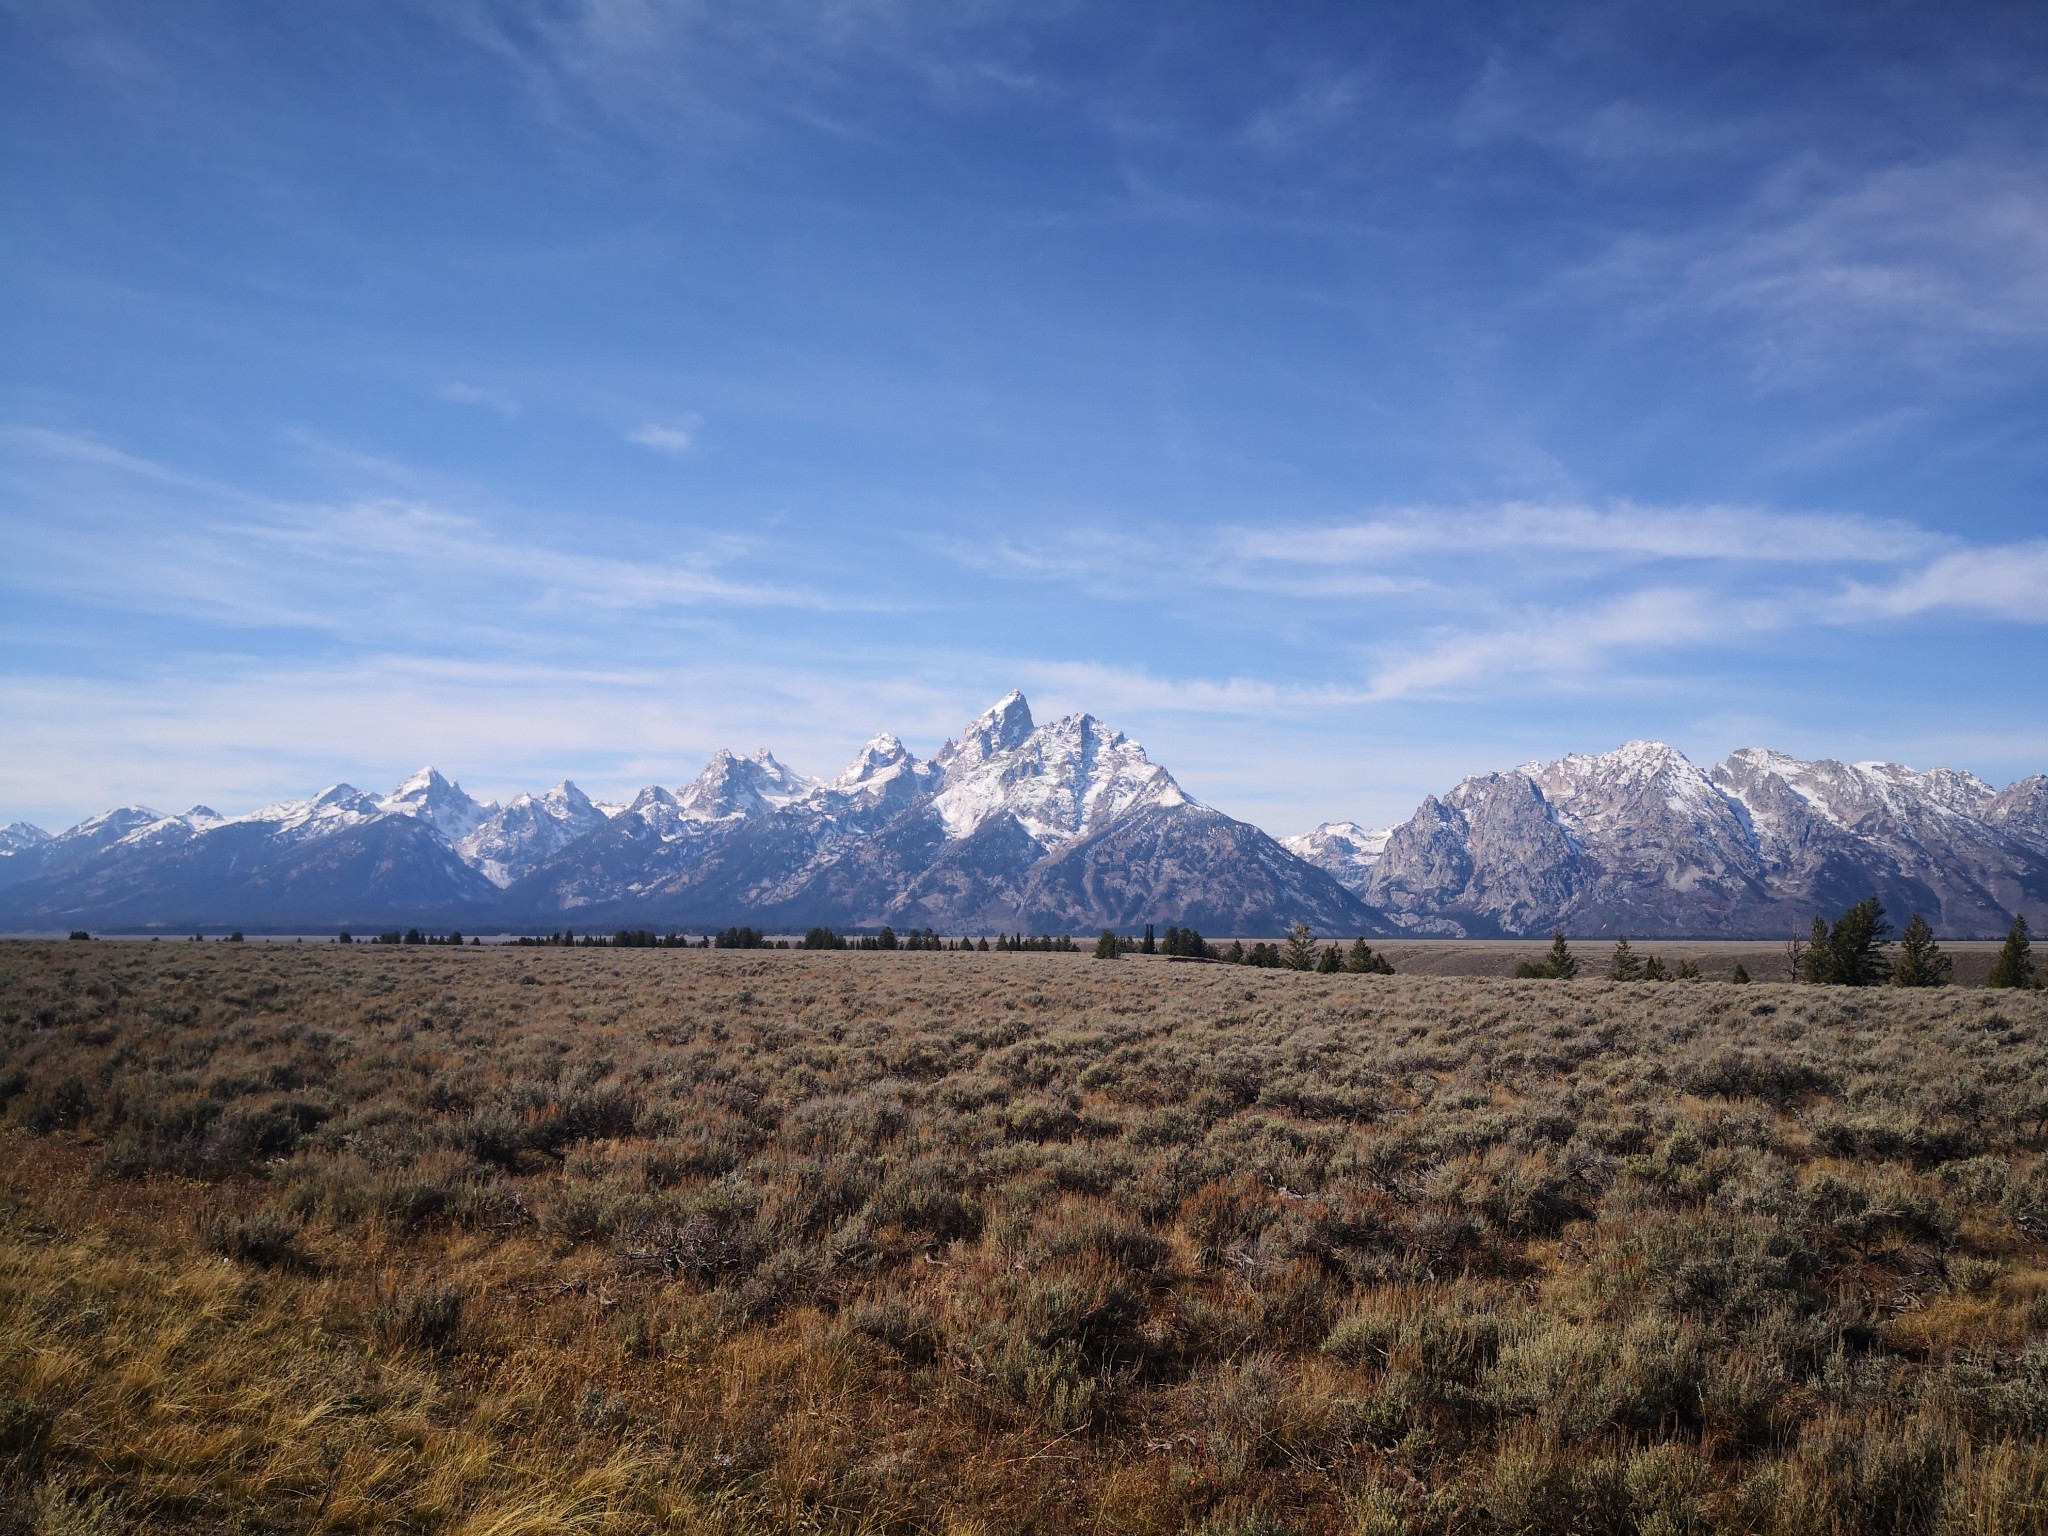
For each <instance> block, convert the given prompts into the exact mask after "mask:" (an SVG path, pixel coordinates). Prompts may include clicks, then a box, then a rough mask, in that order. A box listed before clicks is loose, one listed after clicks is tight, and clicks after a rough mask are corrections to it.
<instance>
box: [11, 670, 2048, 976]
mask: <svg viewBox="0 0 2048 1536" xmlns="http://www.w3.org/2000/svg"><path fill="white" fill-rule="evenodd" d="M1872 893H1875V894H1876V895H1877V896H1879V897H1880V899H1882V900H1883V902H1884V904H1885V906H1886V908H1887V909H1888V910H1889V911H1890V912H1891V913H1892V914H1893V916H1894V918H1895V920H1896V921H1898V922H1899V923H1900V924H1901V925H1903V923H1904V920H1905V916H1906V914H1908V913H1910V912H1919V913H1921V914H1922V915H1924V916H1925V917H1926V918H1927V919H1928V920H1929V922H1931V923H1932V924H1933V925H1934V926H1935V928H1936V930H1937V931H1939V932H1941V933H1943V934H1946V935H1949V936H1954V937H1988V936H1996V935H1999V934H2002V933H2003V932H2004V931H2005V930H2006V928H2007V927H2008V926H2009V925H2010V924H2011V921H2012V918H2013V916H2014V915H2015V914H2016V913H2024V914H2025V915H2026V916H2027V917H2028V919H2029V920H2030V921H2031V922H2034V923H2036V924H2041V925H2044V926H2048V776H2042V775H2036V776H2034V777H2032V778H2028V779H2022V780H2020V781H2019V782H2018V783H2015V784H2013V785H2011V786H2009V787H2008V788H2007V789H2005V790H2003V791H1994V790H1993V789H1992V788H1991V787H1990V786H1989V785H1987V784H1985V783H1983V782H1982V781H1981V780H1978V779H1976V778H1973V777H1971V776H1970V775H1969V774H1966V773H1957V772H1954V771H1953V770H1950V769H1945V768H1943V769H1936V770H1934V771H1932V772H1930V773H1916V772H1914V771H1913V770H1911V769H1907V768H1901V767H1898V766H1896V765H1893V764H1889V763H1864V764H1856V765H1850V764H1844V763H1837V762H1829V761H1822V762H1803V761H1800V760H1799V759H1796V758H1791V757H1786V756H1784V755H1782V754H1780V753H1775V752H1768V751H1764V750H1761V749H1757V748H1748V749H1745V750H1743V751H1740V752H1737V753H1735V754H1734V755H1733V756H1731V757H1730V758H1729V759H1728V761H1727V762H1725V763H1722V764H1721V765H1720V766H1719V767H1717V768H1715V769H1714V770H1713V771H1712V772H1711V773H1704V772H1702V771H1701V770H1700V769H1698V768H1697V767H1695V766H1694V765H1693V764H1692V763H1691V762H1689V761H1687V760H1686V758H1685V757H1684V755H1683V754H1681V753H1679V752H1677V751H1675V750H1673V749H1672V748H1670V747H1667V746H1664V745H1662V744H1661V743H1657V742H1631V743H1629V744H1628V745H1627V746H1624V747H1620V748H1617V749H1616V750H1615V751H1613V752H1607V753H1602V754H1599V755H1597V756H1580V755H1573V756H1570V757H1565V758H1561V759H1559V760H1558V761H1557V762H1554V763H1548V764H1542V763H1529V764H1525V765H1523V766H1522V767H1520V768H1516V769H1513V770H1511V771H1509V772H1506V773H1492V774H1483V775H1480V776H1477V777H1474V778H1469V779H1467V780H1465V781H1464V782H1463V783H1462V784H1459V785H1458V786H1457V787H1456V788H1454V789H1452V790H1450V791H1449V792H1448V793H1446V794H1445V795H1443V796H1442V797H1440V798H1439V797H1437V796H1431V797H1430V798H1428V799H1426V800H1425V801H1423V803H1422V805H1421V807H1420V808H1419V809H1418V810H1417V811H1416V812H1415V814H1414V815H1413V816H1412V817H1410V818H1409V819H1408V820H1407V821H1406V822H1404V823H1402V824H1401V825H1400V826H1397V827H1391V828H1383V829H1380V830H1377V831H1372V830H1367V829H1365V828H1361V827H1359V826H1357V825H1355V824H1354V823H1350V822H1326V823H1324V824H1323V825H1322V826H1320V827H1318V828H1317V829H1316V830H1315V831H1314V832H1311V833H1306V834H1304V835H1303V836H1301V837H1298V838H1293V839H1290V840H1289V841H1288V842H1287V843H1286V844H1284V845H1283V844H1281V843H1278V842H1275V841H1274V840H1273V839H1272V838H1270V837H1268V836H1267V835H1266V834H1265V833H1263V832H1261V831H1260V830H1259V829H1258V828H1256V827H1252V826H1248V825H1246V824H1245V823H1244V822H1241V821H1234V820H1232V819H1231V818H1230V817H1228V816H1225V815H1223V814H1222V813H1221V812H1219V811H1216V810H1213V809H1211V808H1210V807H1208V806H1205V805H1202V804H1200V803H1198V802H1196V801H1194V800H1192V799H1190V798H1189V797H1188V795H1187V794H1186V792H1185V791H1183V790H1182V789H1181V787H1180V785H1179V784H1177V783H1175V782H1174V778H1173V775H1172V774H1170V773H1168V772H1167V771H1166V769H1165V768H1163V767H1161V766H1160V765H1158V764H1157V763H1154V762H1152V761H1150V760H1149V759H1148V758H1147V757H1146V755H1145V751H1144V748H1142V747H1141V746H1139V745H1138V743H1136V742H1134V741H1132V740H1130V739H1129V738H1128V737H1126V736H1124V735H1123V734H1122V733H1120V732H1118V731H1116V730H1113V729H1111V728H1110V727H1109V726H1107V725H1105V724H1103V722H1101V721H1100V720H1097V719H1096V718H1095V717H1094V716H1092V715H1087V714H1074V715H1068V716H1066V717H1064V718H1062V719H1059V720H1055V721H1052V722H1050V723H1048V724H1045V725H1040V724H1038V723H1037V722H1036V721H1035V720H1033V719H1032V716H1031V707H1030V705H1029V704H1027V703H1026V702H1025V700H1024V697H1023V695H1022V694H1018V693H1012V694H1010V695H1008V696H1007V697H1005V698H1003V699H1001V700H1000V701H998V702H997V703H996V704H995V705H994V706H992V707H991V708H990V709H989V710H988V711H987V712H986V713H984V714H983V715H981V716H980V717H979V718H978V719H976V720H973V721H971V722H969V724H968V725H967V726H966V727H965V728H964V729H963V730H962V731H961V733H960V737H959V739H958V740H957V741H949V742H947V743H946V745H945V746H944V747H943V748H941V749H940V750H939V751H938V752H937V753H936V754H935V755H934V756H933V757H932V758H931V759H929V760H926V759H922V758H919V757H918V756H916V755H915V754H914V753H912V752H911V751H910V750H909V749H908V748H907V747H905V746H904V745H903V743H902V742H901V741H899V740H898V739H897V738H896V737H894V736H892V735H889V734H887V733H884V734H882V735H878V736H876V737H875V738H874V739H872V740H871V741H869V742H868V743H867V744H866V745H865V746H863V747H862V748H861V750H860V752H859V753H858V754H857V755H856V756H855V758H854V760H853V761H852V762H851V763H849V764H848V765H847V767H846V768H845V770H844V771H842V772H841V773H839V774H838V775H836V776H835V777H833V778H831V779H830V780H820V779H813V778H810V777H807V776H806V775H804V774H800V773H797V772H794V771H793V770H791V769H789V768H787V767H785V766H784V765H783V764H781V763H779V762H777V761H776V760H775V758H774V757H773V756H772V755H771V754H770V753H769V752H767V751H766V750H765V749H764V750H761V751H758V752H756V753H754V754H753V755H752V756H751V757H741V756H738V755H736V754H734V753H731V752H719V753H718V754H716V755H715V756H714V757H713V758H712V759H711V761H710V763H709V764H707V765H706V767H705V769H704V771H703V772H702V773H701V774H699V775H698V776H697V778H696V779H695V780H693V781H692V782H691V783H689V784H686V785H682V786H680V787H678V788H676V789H668V788H664V787H662V786H660V785H649V786H648V787H647V788H646V789H643V790H642V791H640V793H639V794H638V795H637V796H636V797H635V798H634V799H633V801H632V803H631V804H629V805H625V806H613V807H602V806H597V805H594V804H592V803H591V801H590V799H589V798H588V797H587V796H585V795H584V794H583V792H582V791H581V790H579V789H578V788H577V787H576V786H575V785H574V784H571V783H568V782H566V781H565V782H563V783H561V784H558V785H556V786H555V787H554V788H553V789H551V790H549V791H547V792H546V793H545V794H541V795H520V796H518V797H516V798H515V799H513V800H512V801H511V802H510V803H509V804H507V805H504V806H498V805H493V804H486V803H482V802H479V801H477V800H475V799H473V798H471V797H470V796H469V795H467V794H465V793H464V792H463V790H462V787H461V786H460V785H458V784H454V783H452V782H450V781H449V780H447V779H445V778H443V777H442V776H441V775H440V774H438V773H436V772H435V771H434V770H433V769H431V768H427V769H422V770H421V771H420V772H419V773H417V774H415V775H413V776H412V777H411V778H410V779H408V780H406V781H405V783H403V784H401V785H400V786H399V787H398V788H397V789H396V790H394V791H393V792H392V793H391V794H389V795H386V796H383V797H381V798H380V797H378V796H375V795H370V794H365V793H363V792H362V791H360V790H357V789H355V788H353V787H351V786H349V785H347V784H338V785H336V786H334V787H333V788H332V789H329V790H327V791H326V792H324V793H323V794H320V795H318V796H316V797H315V798H313V799H310V800H302V801H290V802H286V803H284V804H280V805H273V806H266V807H265V808H263V809H262V810H260V811H256V812H254V813H252V814H250V815H248V816H243V817H236V818H223V817H222V816H220V815H219V814H218V813H216V812H214V811H212V810H210V809H208V808H207V807H205V806H194V807H193V808H192V809H191V810H189V811H187V812H185V813H184V814H183V815H179V816H165V815H162V814H161V813H159V812H156V811H152V810H149V809H147V808H145V807H139V806H127V807H123V808H121V809H119V810H114V811H109V812H107V813H106V814H104V815H101V816H96V817H93V818H92V819H91V820H89V821H86V822H82V823H80V824H79V825H78V826H76V827H73V828H71V829H70V830H69V831H67V832H63V833H60V834H58V835H57V836H55V837H52V836H50V835H48V834H47V833H44V832H42V831H40V830H39V829H37V828H34V827H28V826H24V825H22V824H19V823H17V824H15V825H13V826H9V827H6V828H0V928H5V929H23V928H31V929H38V928H39V929H51V928H94V927H120V928H128V929H135V928H144V927H150V928H164V929H169V930H177V929H180V928H189V927H193V926H211V927H227V926H238V927H244V928H266V927H267V928H290V927H306V928H321V927H329V926H341V925H350V924H354V925H362V926H368V925H373V924H374V925H381V926H389V925H391V924H394V923H414V922H429V923H437V924H441V925H444V926H455V927H463V928H472V929H474V928H481V927H500V926H503V927H513V928H554V927H560V926H563V925H565V924H566V925H569V926H572V927H575V928H577V929H581V930H586V931H588V930H602V929H609V928H616V927H622V926H633V927H641V926H646V927H663V928H667V927H674V928H686V929H692V930H701V929H703V928H707V927H724V926H726V925H727V924H731V923H748V924H751V925H755V926H763V927H776V928H802V927H808V926H810V925H811V924H814V923H825V924H831V925H835V926H840V927H875V926H879V925H880V924H882V923H892V924H895V925H897V926H899V927H920V928H926V927H929V928H937V929H940V930H942V931H945V932H949V933H957V932H966V933H980V932H988V931H993V930H1013V929H1020V928H1021V929H1027V930H1031V931H1034V932H1055V933H1087V932H1090V931H1092V930H1095V929H1099V928H1103V927H1114V928H1118V929H1123V930H1129V929H1133V928H1137V927H1139V926H1142V925H1143V924H1145V923H1148V922H1149V923H1161V924H1166V923H1176V924H1185V925H1187V926H1191V927H1194V928H1197V929H1200V930H1201V931H1203V932H1205V933H1210V934H1233V933H1235V934H1246V935H1251V934H1275V933H1280V932H1284V931H1285V930H1286V929H1287V928H1289V927H1291V926H1292V925H1293V924H1295V923H1297V922H1306V923H1308V924H1309V925H1310V926H1311V927H1312V928H1314V929H1315V930H1316V931H1317V932H1318V933H1321V934H1325V935H1350V934H1358V933H1363V934H1371V935H1384V934H1389V933H1401V932H1405V933H1411V934H1417V935H1442V936H1445V937H1483V936H1492V935H1522V934H1541V933H1547V932H1549V931H1550V929H1552V928H1554V927H1556V928H1563V929H1564V930H1566V931H1567V932H1568V933H1573V934H1586V935H1595V934H1632V935H1640V936H1643V937H1656V936H1679V935H1687V936H1694V937H1710V936H1726V937H1781V936H1784V935H1786V934H1790V933H1793V932H1800V931H1803V930H1804V929H1805V927H1806V925H1807V924H1808V923H1809V922H1810V921H1811V920H1812V918H1813V916H1814V915H1815V913H1822V914H1826V915H1829V916H1832V915H1834V914H1836V913H1839V912H1840V911H1841V910H1842V909H1843V908H1845V907H1847V906H1849V905H1850V904H1852V903H1854V902H1857V901H1860V900H1862V899H1863V898H1864V897H1865V896H1868V895H1871V894H1872Z"/></svg>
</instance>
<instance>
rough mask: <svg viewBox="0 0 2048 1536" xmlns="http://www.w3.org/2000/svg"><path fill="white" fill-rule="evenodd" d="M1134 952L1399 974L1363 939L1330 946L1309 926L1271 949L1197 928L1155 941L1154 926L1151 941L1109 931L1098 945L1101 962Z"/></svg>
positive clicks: (1172, 931)
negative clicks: (1208, 936)
mask: <svg viewBox="0 0 2048 1536" xmlns="http://www.w3.org/2000/svg"><path fill="white" fill-rule="evenodd" d="M1131 953H1137V954H1144V955H1152V954H1160V955H1165V956H1166V957H1167V958H1168V959H1172V960H1211V961H1216V962H1219V963H1221V964H1224V965H1249V966H1252V967H1254V968H1256V969H1259V970H1269V971H1315V972H1319V973H1321V974H1323V975H1326V976H1331V975H1337V974H1339V973H1347V972H1348V973H1349V974H1352V975H1376V976H1391V975H1393V974H1394V967H1393V965H1392V964H1391V963H1390V962H1389V961H1388V959H1387V957H1386V956H1385V955H1382V954H1380V953H1379V952H1378V951H1376V950H1375V949H1374V948H1373V947H1372V946H1371V945H1370V944H1368V943H1366V942H1365V940H1364V939H1363V938H1358V939H1354V940H1352V942H1351V945H1350V947H1349V948H1348V949H1347V948H1344V947H1342V946H1340V945H1338V944H1337V943H1336V942H1335V941H1332V942H1331V943H1329V944H1327V945H1326V944H1324V943H1323V942H1322V941H1321V940H1319V939H1318V938H1317V937H1316V935H1315V930H1314V929H1312V928H1310V927H1309V925H1308V924H1307V923H1296V924H1295V925H1294V930H1293V931H1292V932H1291V933H1289V934H1288V936H1287V938H1286V939H1285V940H1283V941H1282V942H1280V943H1278V944H1268V943H1266V942H1265V941H1264V940H1263V939H1261V940H1259V941H1257V942H1255V943H1253V944H1252V945H1251V946H1250V947H1249V948H1247V947H1246V946H1245V942H1244V940H1242V939H1232V940H1231V941H1230V943H1229V944H1227V945H1218V944H1211V943H1208V942H1207V941H1205V940H1204V939H1203V938H1202V936H1201V934H1199V933H1197V932H1196V931H1195V930H1194V929H1192V928H1169V929H1167V930H1166V936H1165V938H1164V940H1163V941H1162V940H1160V939H1158V938H1156V937H1155V936H1154V934H1153V931H1152V925H1151V924H1149V923H1148V924H1146V925H1145V936H1144V937H1143V938H1142V939H1139V940H1136V941H1135V942H1134V941H1133V940H1131V939H1130V938H1129V937H1128V936H1126V935H1122V934H1119V933H1117V932H1116V930H1115V929H1113V928H1105V929H1103V930H1102V937H1101V938H1100V939H1098V940H1097V941H1096V944H1095V958H1096V959H1098V960H1116V959H1120V958H1121V957H1122V956H1124V955H1127V954H1131Z"/></svg>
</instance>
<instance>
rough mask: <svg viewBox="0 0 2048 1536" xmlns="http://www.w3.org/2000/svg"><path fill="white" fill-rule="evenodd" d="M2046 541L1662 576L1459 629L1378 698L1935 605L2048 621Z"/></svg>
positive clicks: (1377, 687) (1572, 669)
mask: <svg viewBox="0 0 2048 1536" xmlns="http://www.w3.org/2000/svg"><path fill="white" fill-rule="evenodd" d="M2044 594H2048V540H2033V541H2029V542H2026V543H2020V544H2008V545H1998V546H1992V547H1987V548H1983V549H1972V550H1960V551H1955V552H1952V553H1949V554H1946V555H1942V556H1939V557H1938V558H1936V559H1934V560H1933V561H1931V562H1930V563H1928V564H1926V565H1924V566H1921V567H1919V568H1917V569H1915V570H1912V571H1910V572H1907V573H1905V574H1903V575H1901V576H1899V577H1898V578H1897V579H1896V580H1893V581H1890V582H1885V583H1862V582H1849V583H1846V584H1844V585H1843V586H1842V587H1841V588H1839V589H1837V590H1834V591H1827V590H1819V589H1813V588H1796V587H1788V588H1785V589H1783V590H1780V591H1778V592H1775V593H1772V594H1769V595H1765V596H1751V595H1734V594H1730V593H1726V592H1718V591H1715V590H1713V589H1710V588H1704V587H1670V586H1659V587H1651V588H1646V589H1643V590H1641V591H1636V592H1631V593H1627V594H1625V595H1623V596H1620V597H1617V598H1615V599H1613V600H1611V601H1609V602H1606V603H1602V604H1597V605H1588V606H1586V607H1583V608H1573V609H1542V610H1535V611H1531V612H1529V613H1527V614H1526V615H1524V616H1522V617H1521V618H1519V619H1518V620H1517V621H1516V622H1514V623H1511V624H1509V625H1506V626H1502V627H1498V628H1492V629H1486V630H1474V631H1467V632H1463V633H1453V634H1450V635H1448V636H1446V637H1444V638H1441V639H1439V640H1437V641H1436V642H1435V643H1433V644H1431V645H1427V646H1424V647H1422V648H1420V649H1418V650H1415V651H1412V652H1410V653H1408V654H1406V655H1402V656H1397V657H1395V658H1392V659H1390V660H1387V661H1385V662H1383V663H1382V664H1381V665H1380V666H1379V667H1378V668H1377V669H1376V670H1375V671H1374V673H1373V675H1372V686H1371V690H1370V693H1371V697H1372V698H1373V699H1374V700H1375V701H1384V700H1392V699H1403V698H1418V697H1428V696H1432V695H1443V694H1451V693H1456V692H1458V691H1460V690H1467V689H1472V688H1475V687H1484V686H1487V685H1490V684H1492V683H1493V682H1495V681H1499V680H1508V679H1523V678H1528V677H1532V676H1533V677H1540V678H1545V679H1548V680H1550V681H1552V682H1566V681H1569V680H1571V679H1574V678H1582V677H1584V676H1586V675H1588V674H1590V673H1592V672H1594V671H1596V670H1597V669H1598V668H1599V667H1600V665H1601V664H1602V663H1604V662H1605V661H1607V660H1608V659H1609V658H1610V657H1612V656H1613V655H1615V654H1616V653H1621V652H1639V651H1664V650H1671V649H1674V648H1678V647H1686V646H1691V647H1713V648H1726V647H1730V646H1739V645H1743V644H1746V643H1748V642H1750V641H1752V640H1754V639H1755V638H1756V637H1758V636H1761V635H1768V634H1772V633H1776V632H1781V631H1789V630H1794V629H1799V628H1816V627H1842V626H1854V625H1868V624H1873V623H1883V622H1886V621H1897V620H1904V619H1911V618H1915V617H1918V616H1920V615H1923V614H1928V613H1933V612H1936V611H1946V612H1951V613H1962V614H1970V615H1974V616H1978V617H1981V618H1985V619H1990V620H1998V621H2007V622H2018V623H2028V624H2040V623H2048V596H2044Z"/></svg>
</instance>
